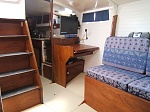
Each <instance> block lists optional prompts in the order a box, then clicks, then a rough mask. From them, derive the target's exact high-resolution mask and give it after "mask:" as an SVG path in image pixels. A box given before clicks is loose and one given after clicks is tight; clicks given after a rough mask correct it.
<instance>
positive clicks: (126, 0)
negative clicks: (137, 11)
mask: <svg viewBox="0 0 150 112" xmlns="http://www.w3.org/2000/svg"><path fill="white" fill-rule="evenodd" d="M112 1H113V2H114V3H116V4H117V5H121V4H125V3H130V2H135V1H138V0H112Z"/></svg>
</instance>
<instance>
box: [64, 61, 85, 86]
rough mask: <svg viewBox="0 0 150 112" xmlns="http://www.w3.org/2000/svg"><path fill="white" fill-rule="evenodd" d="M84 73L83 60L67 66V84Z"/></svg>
mask: <svg viewBox="0 0 150 112" xmlns="http://www.w3.org/2000/svg"><path fill="white" fill-rule="evenodd" d="M83 71H84V60H81V59H80V60H78V61H76V62H74V63H72V64H68V65H67V80H66V81H67V83H68V82H70V81H71V80H72V79H73V78H75V77H76V76H77V75H78V74H80V73H81V72H83Z"/></svg>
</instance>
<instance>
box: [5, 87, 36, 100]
mask: <svg viewBox="0 0 150 112" xmlns="http://www.w3.org/2000/svg"><path fill="white" fill-rule="evenodd" d="M38 88H39V87H38V86H34V85H29V86H25V87H21V88H17V89H14V90H10V91H7V92H3V93H2V100H3V99H6V98H9V97H13V96H16V95H19V94H22V93H25V92H28V91H31V90H34V89H38Z"/></svg>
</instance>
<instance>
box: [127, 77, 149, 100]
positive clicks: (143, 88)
mask: <svg viewBox="0 0 150 112" xmlns="http://www.w3.org/2000/svg"><path fill="white" fill-rule="evenodd" d="M128 92H129V93H132V94H134V95H136V96H139V97H141V98H144V99H147V100H149V101H150V77H145V78H142V79H140V80H136V81H134V82H132V83H130V84H129V85H128Z"/></svg>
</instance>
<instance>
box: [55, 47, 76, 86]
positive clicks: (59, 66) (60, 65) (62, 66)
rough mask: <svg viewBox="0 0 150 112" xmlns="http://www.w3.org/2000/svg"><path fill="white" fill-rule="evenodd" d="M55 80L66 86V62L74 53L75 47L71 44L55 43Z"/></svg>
mask: <svg viewBox="0 0 150 112" xmlns="http://www.w3.org/2000/svg"><path fill="white" fill-rule="evenodd" d="M54 51H55V52H54V57H55V58H54V64H53V67H54V81H55V82H56V83H57V84H59V85H61V86H64V87H66V62H67V61H68V59H69V58H70V57H71V56H72V57H73V55H74V52H73V48H72V47H69V46H61V45H54Z"/></svg>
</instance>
